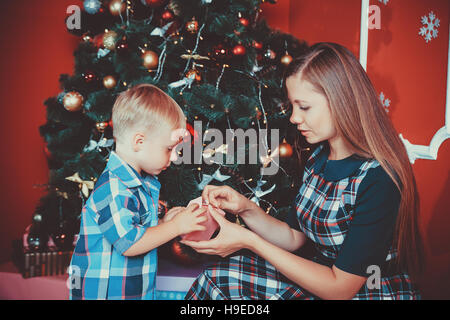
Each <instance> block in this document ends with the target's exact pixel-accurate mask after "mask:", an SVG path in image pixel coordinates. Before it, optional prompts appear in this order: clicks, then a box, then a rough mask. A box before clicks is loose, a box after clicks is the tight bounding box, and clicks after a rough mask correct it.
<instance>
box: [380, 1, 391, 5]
mask: <svg viewBox="0 0 450 320" xmlns="http://www.w3.org/2000/svg"><path fill="white" fill-rule="evenodd" d="M378 2H381V3H384V5H387V3H388V2H389V0H378Z"/></svg>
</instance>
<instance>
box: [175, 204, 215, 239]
mask: <svg viewBox="0 0 450 320" xmlns="http://www.w3.org/2000/svg"><path fill="white" fill-rule="evenodd" d="M206 210H207V208H206V207H200V206H199V205H198V204H191V205H189V206H187V207H186V208H181V210H179V211H176V213H174V214H173V215H172V217H173V216H174V217H173V218H172V222H173V223H174V224H175V226H176V228H177V230H178V234H179V235H182V234H186V233H190V232H193V231H204V230H206V227H205V226H204V225H202V224H201V223H202V222H205V221H206V220H207V217H206V215H205V213H206Z"/></svg>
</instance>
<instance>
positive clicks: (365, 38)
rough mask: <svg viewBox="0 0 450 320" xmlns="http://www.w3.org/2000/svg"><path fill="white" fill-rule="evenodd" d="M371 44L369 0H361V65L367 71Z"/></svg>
mask: <svg viewBox="0 0 450 320" xmlns="http://www.w3.org/2000/svg"><path fill="white" fill-rule="evenodd" d="M368 43H369V0H361V32H360V35H359V63H361V65H362V67H363V68H364V70H366V71H367V49H368Z"/></svg>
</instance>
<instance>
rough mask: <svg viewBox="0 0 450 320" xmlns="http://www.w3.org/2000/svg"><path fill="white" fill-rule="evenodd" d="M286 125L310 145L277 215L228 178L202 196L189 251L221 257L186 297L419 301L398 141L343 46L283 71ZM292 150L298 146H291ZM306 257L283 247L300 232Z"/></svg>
mask: <svg viewBox="0 0 450 320" xmlns="http://www.w3.org/2000/svg"><path fill="white" fill-rule="evenodd" d="M284 85H285V89H286V93H287V97H288V99H289V101H290V104H291V106H292V115H291V117H290V122H291V123H292V124H294V125H295V126H296V127H297V129H298V131H299V132H300V134H301V136H302V138H304V139H305V140H306V141H307V142H308V143H309V144H311V145H313V146H314V147H315V149H313V150H312V152H311V154H310V155H309V156H308V158H302V157H300V161H301V164H300V166H302V168H304V172H303V177H302V184H301V187H300V190H299V192H298V195H297V196H296V198H295V201H294V202H293V205H292V210H291V211H290V212H289V214H288V217H287V220H286V221H285V222H283V221H280V220H278V219H276V218H273V217H271V216H270V215H268V214H266V213H265V212H264V211H263V210H262V209H261V208H259V207H258V206H257V205H256V204H255V203H254V202H252V201H250V200H248V199H247V198H245V197H244V196H243V195H241V194H239V193H238V192H237V191H235V190H233V189H231V188H230V187H228V186H207V187H206V188H205V189H204V191H203V194H202V196H203V199H204V200H205V201H206V202H208V203H210V204H211V205H212V206H214V207H217V208H220V209H223V210H226V211H228V212H231V213H234V214H236V215H239V216H240V217H241V218H242V219H243V220H244V221H245V223H246V225H247V226H248V228H249V229H247V228H243V227H242V226H239V225H237V224H234V223H231V222H229V221H227V220H226V219H224V218H223V217H222V216H221V215H220V214H218V213H216V212H215V211H214V210H211V211H212V215H213V217H214V218H215V219H216V220H217V222H218V223H219V225H220V232H219V234H218V236H217V237H216V238H214V239H212V240H209V241H199V242H194V241H184V243H185V244H187V245H190V246H192V247H193V248H194V249H195V250H197V251H198V252H200V253H207V254H216V255H220V256H223V257H224V256H227V255H230V254H232V253H234V252H236V251H238V250H240V249H249V250H251V251H252V253H251V254H247V255H240V256H232V257H231V258H229V259H224V260H222V261H220V262H218V263H217V264H215V265H213V266H210V267H208V268H207V269H206V270H204V271H203V272H202V273H201V274H200V276H199V277H198V278H197V279H196V281H195V282H194V284H193V285H192V287H191V289H190V291H189V292H188V294H187V296H186V298H187V299H420V293H419V291H418V290H417V287H416V285H415V283H416V281H417V279H418V276H419V275H420V272H421V270H422V254H423V248H422V241H421V237H420V232H419V227H418V218H419V198H418V193H417V187H416V182H415V178H414V175H413V170H412V167H411V164H410V162H409V159H408V155H407V152H406V149H405V147H404V145H403V143H402V141H401V140H400V138H399V136H398V134H397V132H396V131H395V129H394V127H393V125H392V123H391V122H390V120H389V118H388V116H387V115H386V112H385V111H384V108H383V106H382V105H381V102H380V100H379V98H378V95H377V93H376V91H375V90H374V88H373V85H372V83H371V82H370V80H369V78H368V76H367V74H366V72H365V71H364V69H363V68H362V67H361V65H360V63H359V62H358V60H357V59H356V58H355V57H354V56H353V54H352V53H351V52H350V51H349V50H347V49H346V48H344V47H342V46H340V45H338V44H334V43H318V44H316V45H314V46H312V47H311V48H310V49H309V50H308V52H307V53H306V54H304V55H303V56H301V57H299V58H297V59H296V60H294V61H293V62H292V63H291V64H290V66H289V67H288V70H287V72H286V76H285V82H284ZM297 154H298V155H301V152H299V151H298V152H297ZM308 239H309V240H311V241H312V242H313V243H314V249H315V253H314V255H313V256H312V258H311V259H307V258H305V257H302V256H299V255H297V254H294V253H293V252H295V251H297V250H298V249H299V248H301V247H302V246H303V245H304V244H305V243H306V241H307V240H308Z"/></svg>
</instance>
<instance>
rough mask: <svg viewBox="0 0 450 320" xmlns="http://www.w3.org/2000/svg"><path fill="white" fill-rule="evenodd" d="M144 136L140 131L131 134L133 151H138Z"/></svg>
mask: <svg viewBox="0 0 450 320" xmlns="http://www.w3.org/2000/svg"><path fill="white" fill-rule="evenodd" d="M144 140H145V136H144V134H142V133H136V134H135V135H134V136H133V151H135V152H136V151H140V150H141V147H142V144H143V143H144Z"/></svg>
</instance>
